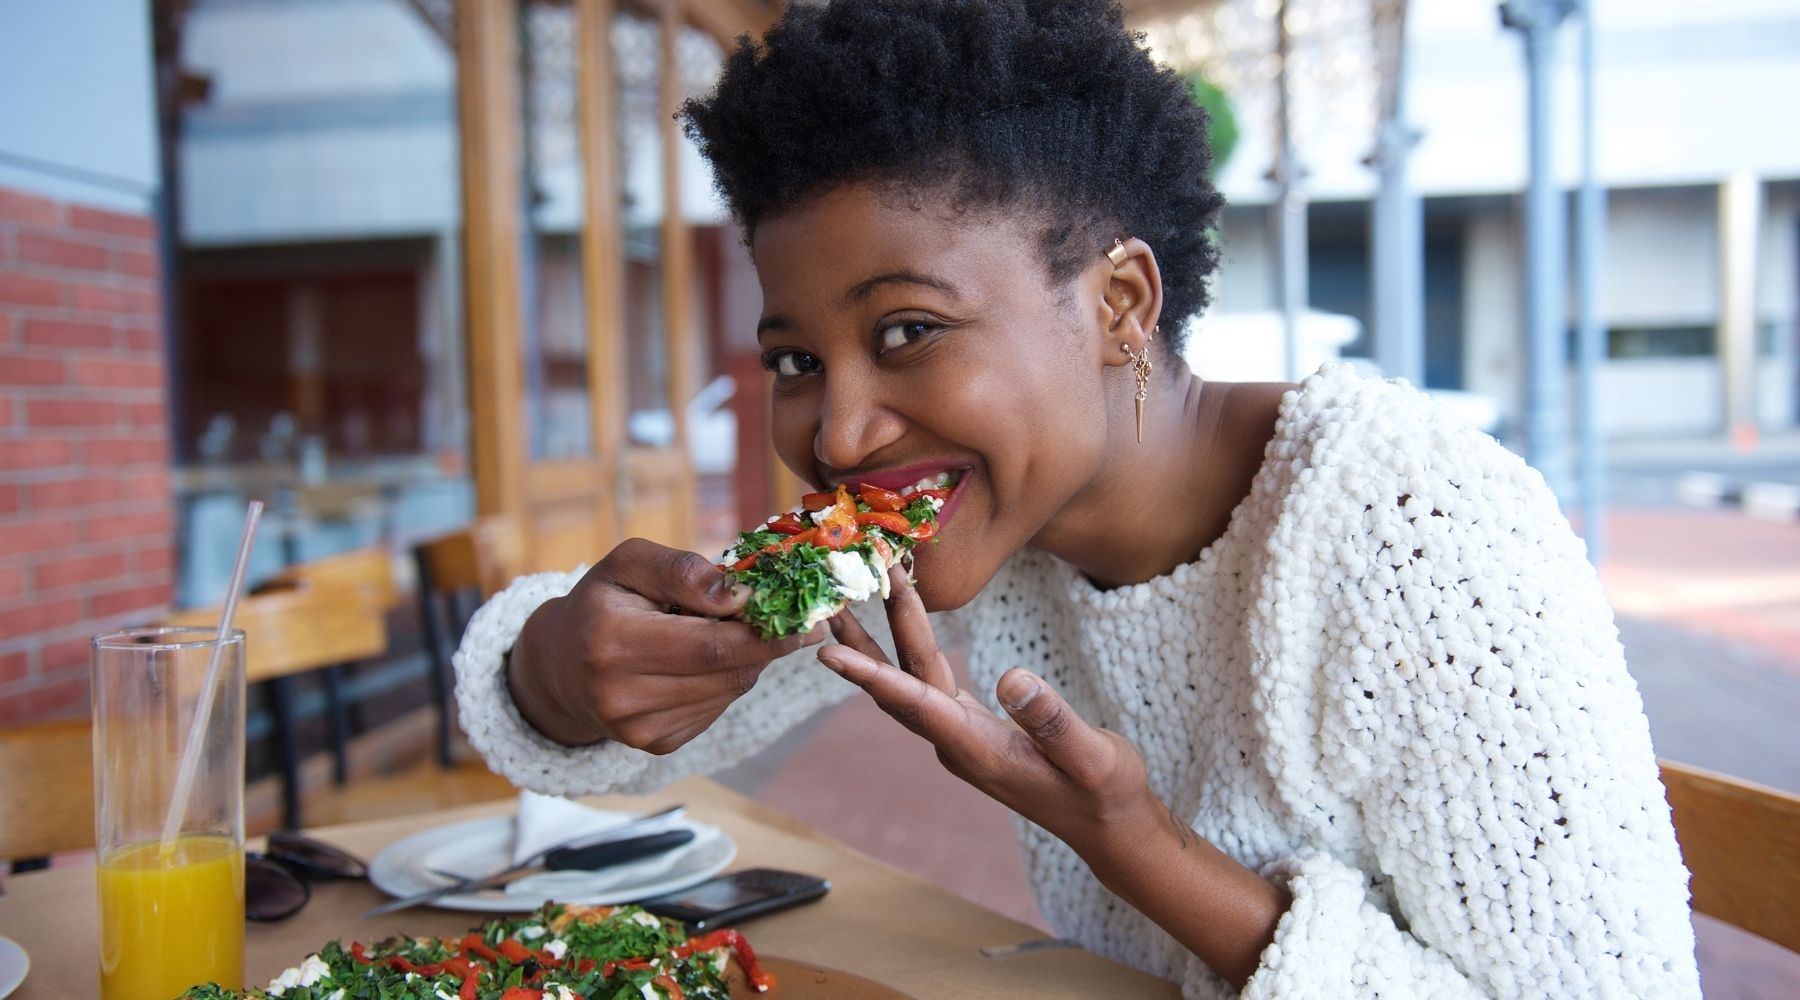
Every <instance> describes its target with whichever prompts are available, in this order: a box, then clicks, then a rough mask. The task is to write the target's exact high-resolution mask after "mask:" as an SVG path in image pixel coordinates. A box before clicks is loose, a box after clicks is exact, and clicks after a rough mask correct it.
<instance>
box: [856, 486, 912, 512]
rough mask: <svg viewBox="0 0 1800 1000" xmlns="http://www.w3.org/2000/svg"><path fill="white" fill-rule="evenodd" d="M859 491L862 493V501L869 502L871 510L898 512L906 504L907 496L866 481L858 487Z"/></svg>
mask: <svg viewBox="0 0 1800 1000" xmlns="http://www.w3.org/2000/svg"><path fill="white" fill-rule="evenodd" d="M857 492H859V493H861V494H862V502H863V503H866V504H868V505H869V509H870V510H874V511H887V512H896V511H898V510H900V508H902V507H905V506H906V498H905V497H903V496H901V495H900V494H898V493H895V492H894V491H893V490H885V489H882V488H881V487H879V486H870V485H869V484H868V483H864V484H862V485H861V486H859V487H857Z"/></svg>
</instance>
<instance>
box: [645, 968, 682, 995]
mask: <svg viewBox="0 0 1800 1000" xmlns="http://www.w3.org/2000/svg"><path fill="white" fill-rule="evenodd" d="M650 985H652V986H661V987H662V988H663V992H665V993H667V994H668V995H669V1000H687V994H685V993H683V992H681V987H680V986H677V985H675V980H673V979H670V978H669V974H668V973H666V972H665V973H663V974H661V975H659V976H657V977H655V978H654V979H652V980H650Z"/></svg>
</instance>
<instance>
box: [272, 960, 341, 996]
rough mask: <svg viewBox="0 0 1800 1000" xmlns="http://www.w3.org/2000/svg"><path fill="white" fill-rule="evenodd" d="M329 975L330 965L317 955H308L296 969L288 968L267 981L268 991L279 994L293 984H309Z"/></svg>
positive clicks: (283, 992) (293, 985)
mask: <svg viewBox="0 0 1800 1000" xmlns="http://www.w3.org/2000/svg"><path fill="white" fill-rule="evenodd" d="M329 975H331V966H329V965H326V964H325V963H324V962H323V961H322V960H320V958H319V956H317V955H308V956H306V960H305V961H303V962H301V963H300V967H299V968H296V969H288V970H287V971H286V972H283V973H282V974H281V975H279V976H276V977H275V978H274V979H272V980H270V981H269V988H268V992H270V993H273V994H275V995H276V996H281V995H283V994H285V993H286V992H287V991H288V990H289V989H291V988H293V987H295V986H311V985H312V984H314V983H316V982H318V981H319V980H321V979H324V978H325V977H326V976H329Z"/></svg>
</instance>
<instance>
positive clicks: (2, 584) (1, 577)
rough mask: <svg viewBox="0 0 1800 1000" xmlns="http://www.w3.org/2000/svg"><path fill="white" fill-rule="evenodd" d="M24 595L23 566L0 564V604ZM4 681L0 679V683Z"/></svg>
mask: <svg viewBox="0 0 1800 1000" xmlns="http://www.w3.org/2000/svg"><path fill="white" fill-rule="evenodd" d="M23 596H25V568H24V567H23V566H0V604H5V603H7V602H8V601H12V600H16V599H18V598H20V597H23ZM3 683H5V681H0V684H3Z"/></svg>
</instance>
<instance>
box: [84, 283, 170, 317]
mask: <svg viewBox="0 0 1800 1000" xmlns="http://www.w3.org/2000/svg"><path fill="white" fill-rule="evenodd" d="M68 291H69V301H68V304H69V307H70V308H72V309H77V310H80V311H82V312H102V313H115V314H118V315H122V316H155V315H156V314H157V312H158V311H159V310H160V309H161V308H162V298H161V297H160V296H158V295H157V294H156V293H155V292H145V291H139V290H138V289H135V288H120V287H118V286H117V285H87V284H82V285H74V284H72V285H70V286H68Z"/></svg>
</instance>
